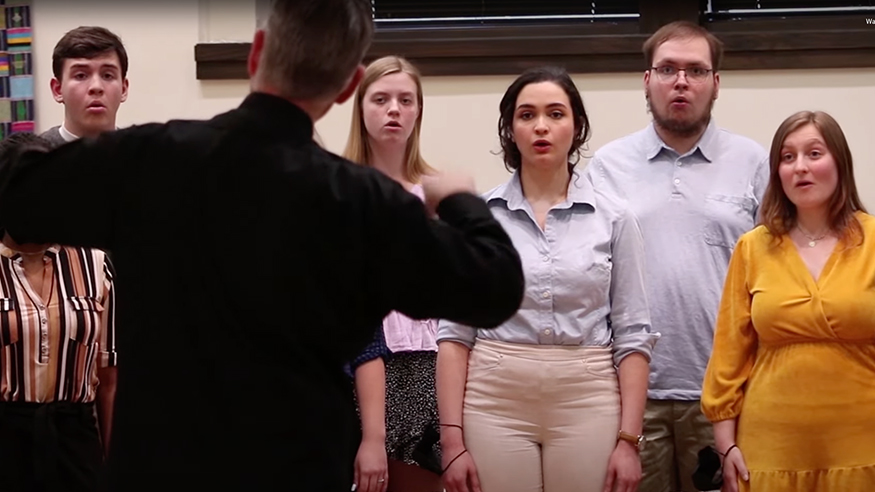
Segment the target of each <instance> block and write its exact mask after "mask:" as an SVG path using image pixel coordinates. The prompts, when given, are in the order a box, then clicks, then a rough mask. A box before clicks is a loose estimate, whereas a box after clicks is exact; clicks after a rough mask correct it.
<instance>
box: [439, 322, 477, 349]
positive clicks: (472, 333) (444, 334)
mask: <svg viewBox="0 0 875 492" xmlns="http://www.w3.org/2000/svg"><path fill="white" fill-rule="evenodd" d="M476 338H477V329H476V328H471V327H470V326H465V325H461V324H459V323H453V322H452V321H448V320H445V319H442V320H440V321H439V322H438V332H437V342H438V343H441V342H457V343H461V344H462V345H465V346H466V347H468V349H472V348H474V340H475V339H476Z"/></svg>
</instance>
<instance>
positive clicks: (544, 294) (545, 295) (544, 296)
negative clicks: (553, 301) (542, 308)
mask: <svg viewBox="0 0 875 492" xmlns="http://www.w3.org/2000/svg"><path fill="white" fill-rule="evenodd" d="M541 297H543V298H544V299H547V298H548V297H550V291H549V290H547V291H544V293H543V294H541Z"/></svg>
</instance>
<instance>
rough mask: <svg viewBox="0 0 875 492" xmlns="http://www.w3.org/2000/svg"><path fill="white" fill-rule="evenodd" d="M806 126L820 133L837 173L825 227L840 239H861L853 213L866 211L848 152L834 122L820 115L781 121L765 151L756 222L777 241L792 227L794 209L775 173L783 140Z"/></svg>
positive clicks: (807, 114) (814, 113) (804, 114)
mask: <svg viewBox="0 0 875 492" xmlns="http://www.w3.org/2000/svg"><path fill="white" fill-rule="evenodd" d="M807 125H814V127H815V128H817V131H819V132H820V135H821V136H822V137H823V141H824V142H825V143H826V148H827V149H828V150H829V153H830V155H832V158H833V161H834V162H835V166H836V171H837V172H838V185H837V186H836V189H835V191H834V192H833V194H832V197H831V198H830V200H829V225H830V227H831V228H832V229H833V230H834V231H836V232H837V233H838V234H839V235H840V236H841V237H848V236H849V235H859V236H858V237H862V234H863V229H862V227H861V226H860V224H859V222H858V221H857V220H856V218H855V217H854V213H855V212H856V211H858V210H859V211H861V212H865V211H866V209H865V208H864V207H863V203H862V202H861V201H860V197H859V195H858V194H857V185H856V182H855V181H854V162H853V158H852V157H851V149H850V148H849V147H848V142H847V140H845V134H844V133H843V132H842V128H841V127H840V126H839V124H838V122H836V120H835V119H834V118H833V117H832V116H830V115H829V114H827V113H824V112H823V111H800V112H798V113H795V114H793V115H791V116H790V117H789V118H787V119H786V120H784V122H783V123H781V125H780V126H779V127H778V130H777V131H776V132H775V136H774V138H773V139H772V147H771V150H770V151H769V186H768V187H767V188H766V193H765V196H764V197H763V204H762V207H761V208H760V222H761V223H762V224H763V225H764V226H766V228H767V229H768V230H769V232H770V233H771V234H772V236H774V237H775V238H781V237H782V236H783V235H784V234H786V233H788V232H789V231H790V230H791V229H792V228H793V227H795V225H796V206H795V205H794V204H793V202H791V201H790V199H789V198H787V194H786V193H784V187H783V186H782V184H781V177H780V176H779V174H778V171H779V169H780V166H781V150H782V149H783V147H784V141H785V140H786V139H787V136H788V135H790V134H791V133H793V132H795V131H797V130H799V129H800V128H802V127H804V126H807Z"/></svg>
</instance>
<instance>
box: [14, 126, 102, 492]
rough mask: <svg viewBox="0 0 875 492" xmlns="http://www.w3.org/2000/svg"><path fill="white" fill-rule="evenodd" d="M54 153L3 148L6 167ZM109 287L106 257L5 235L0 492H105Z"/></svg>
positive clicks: (20, 137)
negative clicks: (30, 155)
mask: <svg viewBox="0 0 875 492" xmlns="http://www.w3.org/2000/svg"><path fill="white" fill-rule="evenodd" d="M48 148H49V146H48V143H47V142H45V141H44V140H42V139H40V138H39V137H37V136H36V135H33V134H13V135H12V136H10V137H8V138H7V139H5V140H4V141H3V142H0V166H3V167H5V166H6V165H7V163H8V162H9V157H10V156H11V155H12V154H14V153H18V152H21V151H23V150H39V151H46V150H48ZM47 198H48V199H50V198H51V197H47ZM112 285H113V281H112V273H111V266H110V263H109V260H108V259H107V257H106V254H105V253H103V252H102V251H99V250H94V249H88V248H72V247H65V246H58V245H36V244H21V245H20V244H17V243H16V242H15V241H14V239H13V238H11V237H10V236H9V235H8V234H5V233H4V234H3V239H2V244H0V490H3V491H6V490H9V491H12V490H46V491H52V490H70V491H73V490H76V491H80V490H81V491H93V490H97V488H98V487H99V483H100V479H101V474H102V468H103V457H104V454H105V451H106V449H107V448H108V446H109V439H110V428H111V423H112V404H113V399H114V396H115V387H116V370H115V365H116V352H115V345H114V338H115V337H114V331H115V327H114V313H113V311H114V304H115V303H114V294H113V288H112ZM95 406H96V408H95ZM95 410H96V412H95Z"/></svg>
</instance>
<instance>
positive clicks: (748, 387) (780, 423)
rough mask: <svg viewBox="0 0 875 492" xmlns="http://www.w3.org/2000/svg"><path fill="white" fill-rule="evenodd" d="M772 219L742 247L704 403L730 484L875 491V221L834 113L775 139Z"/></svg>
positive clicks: (798, 123) (727, 491)
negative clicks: (861, 193)
mask: <svg viewBox="0 0 875 492" xmlns="http://www.w3.org/2000/svg"><path fill="white" fill-rule="evenodd" d="M770 161H771V178H770V182H769V187H768V189H767V191H766V195H765V197H764V199H763V204H762V208H761V213H762V225H761V226H759V227H757V228H756V229H754V230H753V231H751V232H749V233H747V234H745V235H744V236H742V237H741V239H740V240H739V241H738V244H737V245H736V247H735V251H734V252H733V255H732V259H731V261H730V264H729V272H728V273H727V277H726V284H725V287H724V291H723V298H722V300H721V305H720V310H719V312H718V316H717V328H716V334H715V340H714V350H713V353H712V355H711V360H710V362H709V364H708V369H707V371H706V373H705V381H704V386H703V391H702V410H703V412H704V414H705V415H706V416H707V417H708V418H709V419H710V420H711V421H712V422H714V435H715V436H714V437H715V441H716V446H717V451H718V452H720V453H721V454H722V455H724V458H723V474H724V486H723V491H724V492H736V491H752V492H760V491H768V492H781V491H806V492H807V491H836V492H838V491H841V492H863V491H867V492H868V491H872V490H875V218H873V217H872V216H870V215H869V214H867V213H866V211H865V209H864V208H863V205H862V203H861V202H860V199H859V197H858V195H857V188H856V185H855V183H854V173H853V164H852V159H851V152H850V149H849V148H848V144H847V142H846V140H845V136H844V134H843V133H842V130H841V128H840V127H839V125H838V123H836V121H835V120H834V119H833V118H832V117H830V116H829V115H828V114H826V113H822V112H809V111H804V112H800V113H796V114H794V115H793V116H790V117H789V118H787V119H786V120H785V121H784V122H783V123H782V124H781V126H780V127H779V128H778V131H777V132H776V133H775V137H774V139H773V140H772V147H771V153H770Z"/></svg>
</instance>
